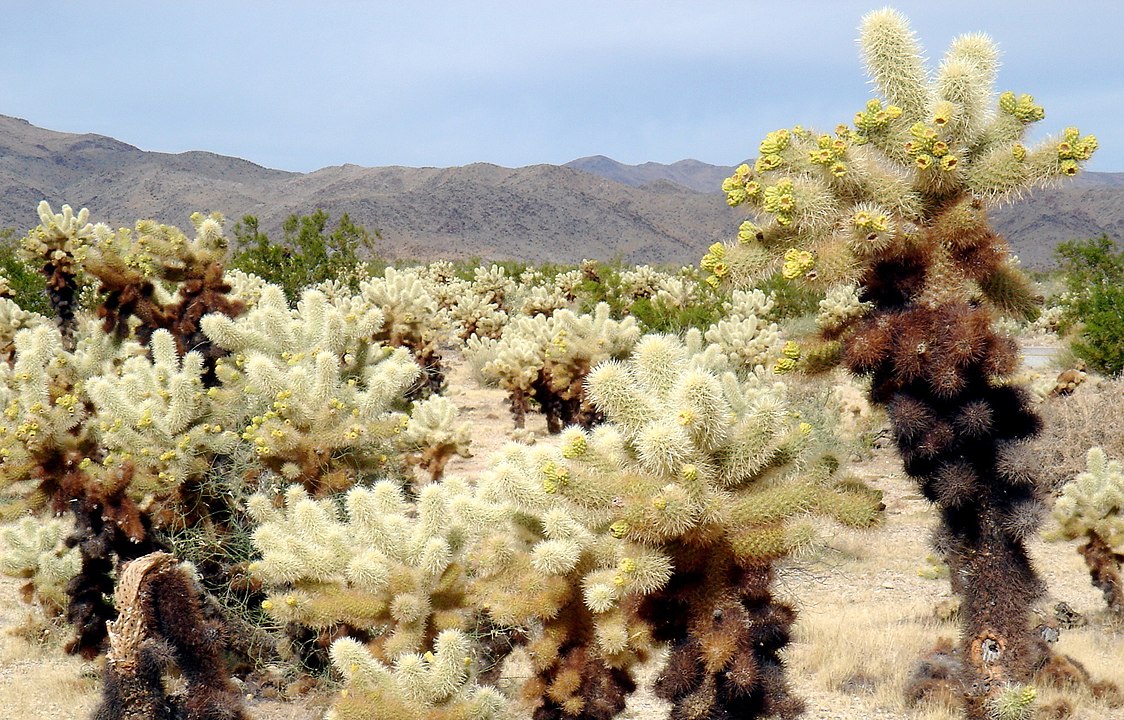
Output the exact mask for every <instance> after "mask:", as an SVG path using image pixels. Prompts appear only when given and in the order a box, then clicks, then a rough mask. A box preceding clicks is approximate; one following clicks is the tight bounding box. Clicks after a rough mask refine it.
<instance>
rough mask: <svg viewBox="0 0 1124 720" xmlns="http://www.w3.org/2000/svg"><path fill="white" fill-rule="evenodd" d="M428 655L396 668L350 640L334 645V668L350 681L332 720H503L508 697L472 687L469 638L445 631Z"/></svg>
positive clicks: (407, 657)
mask: <svg viewBox="0 0 1124 720" xmlns="http://www.w3.org/2000/svg"><path fill="white" fill-rule="evenodd" d="M433 646H434V649H433V650H432V651H426V652H425V653H424V654H418V653H410V654H407V655H402V656H400V657H399V658H398V659H397V661H396V662H395V663H394V664H393V665H387V664H384V663H382V662H380V661H379V660H377V659H376V658H374V657H372V656H371V654H370V653H369V652H368V651H367V649H366V648H365V647H363V645H362V644H361V643H360V642H358V641H357V640H354V639H352V638H342V639H340V640H337V641H336V642H334V643H333V644H332V650H331V656H332V664H333V665H334V666H335V667H336V668H337V669H338V670H339V672H340V673H341V674H342V675H343V676H344V678H345V679H346V682H345V686H344V689H343V690H342V691H341V692H340V695H339V697H338V698H337V700H336V702H335V704H334V705H333V706H332V709H331V710H329V711H328V715H327V717H328V719H329V720H400V718H419V719H422V720H503V719H504V718H508V717H510V715H509V712H508V702H507V698H506V697H504V696H503V695H501V694H500V693H499V692H498V691H496V690H495V689H494V688H491V687H487V686H480V685H476V684H474V683H472V682H471V678H472V676H473V670H474V658H473V653H472V647H471V644H470V642H469V638H468V637H467V636H465V635H464V633H461V632H459V631H457V630H445V631H443V632H442V633H441V634H440V635H438V636H437V638H436V639H435V640H434V642H433Z"/></svg>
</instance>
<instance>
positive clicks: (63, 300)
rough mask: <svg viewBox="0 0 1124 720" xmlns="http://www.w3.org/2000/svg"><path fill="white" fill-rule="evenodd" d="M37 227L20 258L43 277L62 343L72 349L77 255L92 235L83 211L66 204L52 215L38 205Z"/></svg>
mask: <svg viewBox="0 0 1124 720" xmlns="http://www.w3.org/2000/svg"><path fill="white" fill-rule="evenodd" d="M38 211H39V225H38V227H36V228H35V229H34V230H32V231H31V232H30V233H28V234H27V237H25V238H24V239H23V244H22V251H23V254H24V256H25V257H26V258H27V259H28V260H29V261H30V262H32V263H33V264H35V265H37V266H39V267H40V269H41V270H42V272H43V274H44V275H45V276H46V277H47V295H48V297H49V299H50V301H51V307H52V308H53V309H54V311H55V317H56V318H57V322H58V325H59V329H60V330H61V332H62V336H63V341H64V344H65V345H66V346H67V347H73V345H72V342H71V337H72V336H73V334H74V330H75V312H76V311H77V309H78V273H79V269H80V268H79V266H78V262H77V259H76V258H77V256H78V255H80V254H81V252H82V251H83V250H84V249H85V248H86V246H87V244H88V242H89V241H90V239H91V237H92V236H93V233H94V226H93V225H91V224H90V223H89V222H88V220H89V217H90V213H89V211H88V210H86V208H82V209H81V210H80V211H78V214H77V215H76V214H74V211H73V210H71V209H70V206H69V205H63V206H62V212H61V213H55V212H54V210H52V209H51V205H50V204H49V203H48V202H47V201H46V200H44V201H42V202H41V203H39V208H38Z"/></svg>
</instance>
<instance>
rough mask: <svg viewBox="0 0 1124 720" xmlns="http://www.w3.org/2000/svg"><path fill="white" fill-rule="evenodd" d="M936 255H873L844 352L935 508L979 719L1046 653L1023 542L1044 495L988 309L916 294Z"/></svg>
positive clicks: (1009, 361)
mask: <svg viewBox="0 0 1124 720" xmlns="http://www.w3.org/2000/svg"><path fill="white" fill-rule="evenodd" d="M936 265H937V263H934V262H933V258H931V257H927V256H925V255H924V254H923V253H916V252H912V251H908V250H907V251H906V252H905V253H903V254H902V256H901V257H899V258H897V259H895V260H893V261H890V262H886V263H881V264H878V265H875V266H874V267H873V268H872V269H871V270H870V271H869V273H868V276H867V277H866V278H865V282H864V283H863V285H864V291H865V297H863V299H864V300H868V301H871V302H873V303H874V305H875V310H874V311H873V312H871V313H870V315H869V316H868V317H867V318H866V319H865V320H864V322H863V323H862V324H861V325H860V326H859V327H858V328H857V330H856V332H855V333H854V334H852V335H851V336H850V337H848V338H847V340H846V341H845V345H844V357H845V362H846V363H847V365H848V366H849V367H850V369H851V371H852V372H855V373H857V374H867V375H870V376H871V377H872V386H871V397H872V399H873V400H874V401H875V402H879V403H883V404H885V405H886V406H887V409H888V411H889V416H890V420H891V424H892V426H893V430H894V435H895V439H896V442H897V446H898V450H899V452H900V453H901V457H902V460H903V462H904V465H905V470H906V472H907V473H908V474H909V475H910V476H911V477H912V478H913V479H914V480H916V481H917V483H918V485H919V486H920V489H921V491H922V493H924V495H925V497H926V498H928V499H929V500H930V501H931V502H933V503H934V504H936V505H937V507H938V508H939V510H940V517H941V526H940V529H939V531H938V533H937V540H936V546H937V550H938V551H939V552H940V553H941V555H942V556H943V557H944V559H945V560H946V561H947V562H948V565H949V569H950V575H951V582H952V587H953V591H954V592H955V593H956V594H957V595H959V596H960V599H961V602H962V610H963V611H962V613H961V614H962V617H963V618H964V627H963V636H962V638H961V650H962V653H963V658H964V660H965V662H964V664H963V668H964V671H963V677H962V678H961V679H962V683H963V692H964V697H965V701H966V710H967V717H968V718H970V719H972V720H977V719H979V720H982V719H984V718H986V714H987V708H986V706H987V704H988V701H989V699H991V698H993V697H995V695H996V694H997V693H998V692H1000V691H1001V690H1003V689H1004V687H1005V686H1006V685H1007V684H1008V683H1026V682H1029V681H1030V680H1031V678H1032V675H1033V674H1034V671H1035V670H1036V668H1038V667H1040V666H1041V664H1042V663H1043V662H1044V661H1045V660H1046V658H1047V655H1048V653H1049V651H1048V648H1047V647H1046V646H1045V644H1044V643H1042V642H1041V641H1040V640H1039V639H1038V638H1037V635H1036V634H1035V633H1034V632H1033V630H1032V627H1031V615H1030V608H1031V604H1032V602H1033V601H1034V600H1035V599H1036V598H1038V597H1039V596H1040V595H1041V594H1042V592H1043V590H1044V587H1043V584H1042V582H1041V581H1040V580H1039V578H1038V576H1037V574H1036V573H1035V571H1034V568H1033V567H1032V565H1031V562H1030V558H1029V556H1028V555H1027V551H1026V546H1025V539H1026V538H1027V537H1028V536H1030V535H1032V534H1033V533H1034V532H1035V531H1036V529H1037V527H1038V525H1039V522H1040V520H1041V518H1042V516H1043V514H1044V512H1045V505H1044V503H1043V501H1042V493H1041V491H1040V489H1039V487H1038V483H1037V482H1036V479H1035V476H1034V470H1033V467H1032V465H1031V464H1030V463H1028V462H1027V458H1026V457H1025V451H1024V448H1023V446H1022V443H1021V441H1023V440H1025V439H1027V438H1029V437H1031V436H1033V435H1035V434H1036V433H1037V432H1038V429H1039V426H1040V420H1039V418H1038V417H1037V416H1036V415H1035V414H1034V412H1033V411H1032V410H1031V408H1030V407H1029V405H1028V402H1027V398H1026V395H1025V393H1023V392H1022V391H1021V390H1020V389H1019V388H1017V387H1013V386H1010V385H1004V384H1002V383H1001V382H1000V381H999V380H998V378H999V377H1001V376H1003V375H1006V374H1008V373H1010V372H1011V371H1012V370H1014V369H1015V367H1016V364H1017V358H1018V355H1017V348H1016V347H1015V345H1014V342H1013V341H1012V340H1010V339H1009V338H1004V337H1001V336H999V335H998V334H996V332H995V331H994V330H993V329H992V328H991V316H990V313H989V312H988V311H987V310H985V309H984V308H982V307H979V306H978V305H977V304H976V303H975V302H971V301H969V300H968V298H955V297H950V296H948V295H945V296H935V297H934V296H928V297H926V296H925V292H926V291H925V288H927V287H928V288H932V287H934V285H933V284H931V280H932V278H928V277H926V276H927V275H928V274H929V273H933V272H939V267H934V266H936Z"/></svg>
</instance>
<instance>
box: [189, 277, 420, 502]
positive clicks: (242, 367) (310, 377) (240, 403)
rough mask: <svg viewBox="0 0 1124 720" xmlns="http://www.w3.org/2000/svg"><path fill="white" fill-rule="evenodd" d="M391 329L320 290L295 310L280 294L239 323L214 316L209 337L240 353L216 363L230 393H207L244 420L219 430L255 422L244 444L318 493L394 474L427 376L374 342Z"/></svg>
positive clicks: (399, 352)
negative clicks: (411, 408)
mask: <svg viewBox="0 0 1124 720" xmlns="http://www.w3.org/2000/svg"><path fill="white" fill-rule="evenodd" d="M382 323H383V315H382V313H381V311H379V310H378V309H377V308H375V307H373V306H371V305H370V304H368V303H365V302H363V301H361V300H360V299H358V298H346V299H343V300H341V301H340V302H338V303H335V304H333V303H329V302H328V300H327V298H325V296H324V295H323V294H322V293H320V292H318V291H316V290H307V291H305V292H304V293H303V294H302V295H301V299H300V301H299V302H298V303H297V307H296V309H295V310H293V311H290V310H289V308H288V304H287V301H286V299H285V296H284V293H283V292H282V291H281V289H280V288H279V287H277V286H270V287H268V288H266V289H265V290H263V291H262V294H261V297H260V298H259V300H258V304H257V305H255V306H254V307H253V308H251V309H250V310H248V311H247V312H245V313H244V314H243V315H242V316H240V317H238V318H234V319H231V318H229V317H226V316H224V315H221V314H218V313H214V314H211V315H208V316H207V317H205V318H204V319H203V330H204V332H205V333H206V334H207V336H208V337H209V338H211V340H212V341H213V342H214V344H215V345H216V346H218V347H220V348H223V349H224V350H226V351H229V352H231V353H233V354H234V358H233V361H232V362H221V361H220V362H219V363H218V364H217V365H216V368H215V371H216V375H217V377H218V379H219V380H220V381H221V386H218V387H214V388H211V389H209V390H208V391H207V392H208V394H209V395H210V396H211V397H212V402H213V404H214V405H215V406H217V407H220V408H221V407H229V408H236V409H237V410H238V412H239V413H240V417H232V418H230V420H229V421H228V422H226V423H225V425H224V424H222V422H221V420H220V421H219V424H220V426H221V427H222V428H223V429H226V428H228V427H230V426H232V424H233V423H235V422H246V421H247V420H248V422H247V423H246V424H245V426H244V427H243V428H242V429H241V437H242V439H244V440H246V441H248V442H250V443H252V444H253V446H254V449H255V451H256V452H257V454H258V457H259V459H260V461H261V462H262V463H263V464H265V465H266V467H268V468H270V469H271V470H273V471H275V472H278V473H280V474H281V475H282V476H284V477H285V478H286V479H287V480H290V481H295V482H301V483H304V484H305V485H306V486H307V487H308V488H310V489H311V490H313V491H315V492H328V491H331V490H340V489H345V488H348V487H350V486H351V485H353V484H354V483H355V482H356V481H358V480H360V479H362V478H363V477H364V476H367V475H378V474H381V473H383V472H385V470H386V467H387V462H388V455H387V452H388V448H387V445H386V443H387V441H388V439H389V438H391V437H393V436H395V435H396V434H398V433H399V432H401V430H402V429H403V428H405V426H406V423H407V418H406V415H405V414H404V413H402V412H400V411H397V410H396V407H395V406H396V403H400V402H401V399H402V397H403V395H404V393H405V392H406V390H407V389H408V388H409V387H410V386H411V385H412V383H413V382H414V380H415V378H416V377H417V374H418V368H417V366H416V364H415V363H414V361H413V359H412V358H411V357H410V354H409V352H408V351H407V350H405V349H403V348H398V349H396V350H392V349H390V348H385V347H383V346H381V345H379V344H378V343H376V342H373V341H371V339H370V338H372V337H374V336H375V335H376V334H377V332H378V331H379V328H380V327H381V326H382Z"/></svg>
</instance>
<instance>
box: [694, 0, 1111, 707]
mask: <svg viewBox="0 0 1124 720" xmlns="http://www.w3.org/2000/svg"><path fill="white" fill-rule="evenodd" d="M860 47H861V49H862V54H863V59H864V61H865V62H866V65H867V69H868V72H869V74H870V76H871V78H872V79H873V81H874V84H875V86H876V87H877V89H878V91H879V92H880V93H881V95H882V97H881V98H875V99H871V100H870V101H869V102H867V103H866V105H865V106H864V108H863V109H862V110H860V111H859V112H858V113H857V114H856V116H855V118H854V123H853V125H850V126H848V125H840V126H838V127H837V128H836V130H835V133H834V134H818V133H815V132H813V131H811V130H808V129H806V128H804V127H799V126H798V127H795V128H792V129H782V130H778V131H776V132H773V133H770V134H769V135H768V136H767V137H766V138H765V140H763V141H762V142H761V145H760V147H759V150H760V154H759V156H758V158H757V160H756V162H755V163H754V165H753V167H750V166H749V165H743V166H741V167H739V168H738V169H737V170H736V172H735V173H734V175H733V176H732V177H730V178H729V179H727V180H726V182H725V183H724V185H723V189H724V190H725V192H726V194H727V200H728V202H729V204H730V205H731V206H743V205H744V206H748V207H749V208H751V210H752V212H753V217H752V218H751V219H749V220H747V221H746V222H745V223H744V224H743V225H742V227H741V229H740V231H739V233H738V239H737V241H736V242H733V243H726V244H718V245H716V246H715V247H712V248H711V249H710V251H709V252H708V253H707V256H706V257H705V258H704V259H703V267H704V268H705V269H708V270H710V272H711V273H712V277H714V278H716V279H717V281H719V282H733V283H734V284H735V285H737V284H746V283H750V282H753V281H754V280H755V279H756V278H759V277H761V276H763V275H767V274H770V273H773V272H777V271H779V272H780V273H781V274H782V275H783V276H784V277H785V278H787V279H790V280H791V281H793V282H798V283H803V284H806V285H808V286H810V287H817V288H820V289H822V290H823V291H824V292H825V294H826V295H827V297H826V298H825V303H824V304H823V305H822V309H823V311H824V312H823V314H822V316H821V321H820V328H821V330H822V334H821V336H820V337H819V338H818V339H816V340H812V341H810V342H809V343H808V350H807V352H806V353H805V356H806V358H807V359H806V362H805V363H804V367H806V368H808V369H822V368H825V367H828V366H830V365H832V364H833V363H834V362H841V363H842V364H844V365H845V366H846V367H847V368H848V369H849V370H851V371H852V372H853V373H855V374H858V375H863V376H867V377H869V378H870V379H871V398H872V400H874V401H875V402H877V403H880V404H884V405H886V406H887V408H888V410H889V414H890V418H891V422H892V425H893V429H894V433H895V438H896V441H897V445H898V448H899V450H900V452H901V455H902V458H903V460H904V462H905V467H906V470H907V472H908V473H909V474H910V475H911V476H912V477H914V478H915V479H916V480H917V481H918V483H919V484H920V486H921V489H922V491H923V492H924V493H925V495H926V496H927V497H928V498H929V499H930V500H932V501H933V502H934V503H936V505H937V506H938V508H939V510H940V513H941V521H942V522H941V529H940V531H939V532H938V534H937V538H936V545H937V548H938V550H939V551H940V553H941V554H942V556H943V557H944V558H945V560H946V561H947V562H948V563H949V566H950V568H951V571H952V572H951V577H952V580H953V586H954V587H953V589H954V590H955V591H956V592H957V594H959V595H960V596H961V598H962V601H963V617H964V618H965V623H966V624H965V629H964V635H963V647H962V652H963V656H964V658H965V660H966V662H965V664H964V667H965V672H964V674H963V677H962V678H961V680H962V683H963V691H964V695H965V700H966V707H967V712H968V716H969V717H970V718H975V719H979V718H984V717H986V716H987V713H988V712H989V711H988V707H990V706H993V705H994V704H995V703H996V702H998V700H997V698H999V697H1000V695H1001V694H1002V693H1003V692H1005V689H1006V688H1007V687H1008V686H1009V684H1016V685H1017V684H1019V683H1026V682H1029V680H1030V677H1031V673H1032V670H1033V668H1034V667H1036V666H1037V665H1038V664H1039V663H1040V662H1041V661H1042V659H1043V656H1044V653H1046V648H1045V647H1044V646H1042V645H1041V644H1040V643H1039V642H1038V641H1037V640H1036V638H1035V637H1034V636H1033V635H1032V633H1031V628H1030V623H1029V620H1030V617H1029V609H1030V603H1031V601H1032V600H1033V599H1034V598H1036V597H1038V596H1039V594H1040V593H1041V592H1042V583H1041V581H1040V580H1039V579H1038V577H1037V575H1036V574H1035V572H1034V570H1033V568H1032V566H1031V564H1030V560H1029V558H1028V556H1027V553H1026V547H1025V542H1026V539H1027V537H1028V536H1029V535H1030V534H1031V533H1033V532H1034V531H1035V529H1036V528H1037V526H1038V524H1039V521H1040V519H1041V517H1042V515H1043V513H1044V511H1045V509H1044V504H1043V502H1042V497H1041V491H1040V489H1039V487H1038V484H1037V483H1036V481H1035V473H1034V469H1033V467H1034V463H1033V460H1032V458H1030V457H1029V455H1028V452H1027V450H1026V447H1025V443H1023V442H1022V441H1023V440H1025V439H1026V438H1029V437H1030V436H1032V435H1034V434H1035V433H1036V432H1037V430H1038V426H1039V420H1038V418H1037V416H1036V415H1035V414H1034V412H1033V411H1032V409H1031V408H1030V405H1029V403H1028V398H1027V395H1026V393H1024V392H1023V391H1022V390H1021V389H1020V388H1018V387H1015V386H1012V385H1009V384H1005V383H1004V382H1003V380H1002V378H1003V377H1004V376H1007V375H1009V374H1010V373H1011V372H1012V371H1013V370H1014V369H1015V368H1016V366H1017V363H1018V354H1017V348H1016V347H1015V346H1014V343H1013V341H1011V340H1010V339H1009V338H1006V337H1004V336H1001V335H1000V334H998V333H997V332H996V331H995V330H994V328H993V326H992V320H993V317H994V315H993V313H996V312H998V313H1008V314H1017V315H1023V316H1026V315H1030V314H1033V312H1034V311H1035V306H1034V302H1033V297H1032V293H1031V291H1030V286H1029V283H1028V282H1027V281H1026V280H1025V279H1024V278H1023V276H1022V275H1021V273H1020V272H1019V270H1018V268H1017V266H1016V265H1014V264H1013V263H1012V261H1011V259H1010V257H1009V254H1008V252H1007V246H1006V243H1005V242H1004V241H1003V239H1002V238H1000V237H999V236H998V235H997V234H996V233H995V232H994V231H993V230H992V229H991V228H990V226H989V224H988V221H987V217H986V207H987V206H988V205H989V204H992V203H994V202H997V201H1002V200H1004V199H1007V198H1011V197H1016V196H1017V195H1018V194H1019V193H1020V192H1022V191H1024V190H1026V189H1028V188H1030V187H1034V186H1037V185H1043V184H1047V183H1049V182H1051V181H1053V180H1054V179H1056V178H1062V177H1066V176H1070V175H1073V174H1074V173H1075V172H1076V171H1077V169H1078V168H1079V167H1080V165H1081V164H1082V163H1083V162H1084V161H1086V160H1087V159H1088V158H1089V157H1090V156H1091V155H1092V153H1093V152H1094V151H1095V150H1096V147H1097V143H1096V139H1095V138H1094V137H1092V136H1090V135H1085V136H1082V135H1081V134H1080V132H1078V131H1077V130H1076V129H1075V128H1068V129H1066V130H1065V131H1064V132H1063V133H1062V134H1061V135H1060V136H1055V137H1052V138H1047V139H1045V140H1042V141H1040V142H1039V143H1037V144H1034V145H1032V146H1028V145H1025V144H1024V137H1025V135H1026V133H1027V130H1028V128H1029V126H1030V125H1031V124H1032V123H1034V122H1036V121H1038V120H1041V119H1042V118H1043V117H1044V112H1043V110H1042V108H1041V107H1040V106H1038V105H1036V104H1035V103H1034V101H1033V99H1032V98H1031V97H1030V96H1029V95H1022V96H1015V95H1014V94H1013V93H1002V94H1000V95H999V96H998V97H997V98H996V96H995V93H994V89H993V85H994V82H995V78H996V71H997V67H998V51H997V50H996V48H995V45H994V43H992V41H991V40H990V39H989V38H987V37H986V36H983V35H967V36H963V37H961V38H958V39H957V40H955V41H954V42H953V43H952V45H951V46H950V48H949V50H948V52H947V53H946V54H945V56H944V58H943V59H942V61H941V63H940V65H939V67H938V68H937V69H936V71H935V72H933V73H930V71H929V70H928V69H927V68H926V67H925V64H924V62H923V60H922V55H921V47H920V44H919V43H918V42H917V40H916V38H915V36H914V34H913V32H912V31H911V30H910V28H909V26H908V23H907V21H906V20H905V18H904V17H903V16H902V15H900V14H899V13H898V12H896V11H894V10H892V9H884V10H880V11H876V12H873V13H870V14H868V15H867V16H866V17H865V18H864V19H863V22H862V29H861V36H860Z"/></svg>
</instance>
